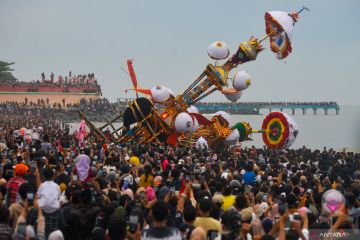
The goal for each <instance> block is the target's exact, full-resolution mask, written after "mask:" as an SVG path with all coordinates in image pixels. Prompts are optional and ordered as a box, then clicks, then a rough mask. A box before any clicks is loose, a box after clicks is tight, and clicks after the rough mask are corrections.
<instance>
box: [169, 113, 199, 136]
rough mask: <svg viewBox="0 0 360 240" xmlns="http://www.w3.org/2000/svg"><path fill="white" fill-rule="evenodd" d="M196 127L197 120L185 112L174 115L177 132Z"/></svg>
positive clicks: (197, 124)
mask: <svg viewBox="0 0 360 240" xmlns="http://www.w3.org/2000/svg"><path fill="white" fill-rule="evenodd" d="M195 121H196V122H195ZM198 127H199V123H198V122H197V120H196V119H195V118H194V117H193V116H191V115H190V114H188V113H186V112H182V113H179V114H178V115H177V116H176V117H175V129H176V131H178V132H192V131H196V130H197V128H198Z"/></svg>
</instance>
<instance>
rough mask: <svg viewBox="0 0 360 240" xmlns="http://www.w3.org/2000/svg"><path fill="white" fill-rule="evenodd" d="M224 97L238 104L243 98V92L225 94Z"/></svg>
mask: <svg viewBox="0 0 360 240" xmlns="http://www.w3.org/2000/svg"><path fill="white" fill-rule="evenodd" d="M224 95H225V97H226V98H227V100H229V101H230V102H236V101H237V100H239V99H240V98H241V96H242V92H241V91H238V92H229V93H224Z"/></svg>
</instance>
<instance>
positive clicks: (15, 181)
mask: <svg viewBox="0 0 360 240" xmlns="http://www.w3.org/2000/svg"><path fill="white" fill-rule="evenodd" d="M28 171H29V167H28V166H27V165H25V164H23V163H18V164H16V166H15V168H14V172H15V176H14V177H12V178H10V180H9V181H8V183H7V192H6V197H5V199H6V205H7V206H10V205H11V204H13V203H15V202H19V201H21V197H20V195H19V194H18V189H19V186H20V185H21V184H23V183H26V182H27V181H26V180H25V179H24V178H23V176H24V175H25V174H26V173H27V172H28Z"/></svg>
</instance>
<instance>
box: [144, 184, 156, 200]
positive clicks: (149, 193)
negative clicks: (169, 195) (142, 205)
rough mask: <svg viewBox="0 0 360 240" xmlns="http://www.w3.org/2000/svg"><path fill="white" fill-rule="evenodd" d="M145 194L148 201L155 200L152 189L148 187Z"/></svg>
mask: <svg viewBox="0 0 360 240" xmlns="http://www.w3.org/2000/svg"><path fill="white" fill-rule="evenodd" d="M145 194H146V197H147V200H148V201H152V200H154V199H155V191H154V189H153V188H152V187H147V188H146V190H145Z"/></svg>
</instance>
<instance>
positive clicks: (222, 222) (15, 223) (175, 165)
mask: <svg viewBox="0 0 360 240" xmlns="http://www.w3.org/2000/svg"><path fill="white" fill-rule="evenodd" d="M9 107H10V106H9ZM20 115H21V114H20ZM28 124H29V125H28V127H29V129H31V131H30V130H26V131H25V130H24V129H22V130H21V131H22V132H21V131H20V130H19V128H20V127H23V126H24V125H20V123H19V122H12V121H4V120H2V122H1V124H0V125H1V129H0V130H1V135H0V140H1V141H0V142H1V143H0V151H1V165H0V167H1V179H0V190H1V191H0V200H1V201H0V239H50V240H53V239H74V240H75V239H112V240H113V239H193V240H194V239H199V240H201V239H203V240H205V239H310V236H312V235H311V234H312V233H313V232H312V231H315V229H316V230H319V229H320V230H321V231H322V233H324V234H325V233H326V234H334V233H338V234H339V232H340V231H341V230H342V229H347V231H348V232H349V234H351V235H352V236H353V235H354V236H355V235H356V234H358V233H357V232H356V231H357V230H358V229H359V221H358V220H359V216H360V202H359V199H360V180H359V179H360V171H359V169H360V168H359V166H360V155H359V154H356V153H346V152H336V151H334V150H333V149H329V150H327V149H323V150H322V151H320V150H310V149H307V148H305V147H303V148H301V149H297V150H284V151H275V150H269V149H267V148H266V147H264V148H261V149H256V148H255V147H252V148H242V147H241V146H240V145H239V144H237V145H235V146H231V147H228V148H226V149H222V150H211V149H201V148H198V147H199V146H178V147H171V146H166V145H164V146H155V145H151V144H146V145H138V144H136V143H123V144H115V143H105V142H104V141H102V140H101V139H98V138H96V137H95V136H93V135H91V134H89V135H88V136H87V137H86V138H85V141H84V143H83V145H82V146H78V142H77V139H76V138H75V136H73V135H69V134H68V131H67V129H66V128H65V129H64V130H61V129H60V128H59V127H58V126H57V125H56V124H55V125H51V124H50V123H49V122H46V121H43V117H41V116H40V117H39V118H38V120H37V121H36V122H32V123H31V124H30V123H28ZM38 126H41V127H38ZM27 136H31V137H27ZM329 190H333V191H335V190H336V191H335V195H334V196H336V193H337V194H338V195H339V194H340V196H344V199H345V201H343V202H341V201H338V202H336V204H337V205H336V204H335V208H334V210H333V211H329V207H327V206H328V205H327V204H326V203H324V200H323V199H324V197H325V195H326V194H327V193H328V192H329ZM334 198H335V197H334ZM337 199H338V198H337ZM328 204H330V203H328ZM331 204H333V205H334V203H333V202H331ZM333 205H331V206H333ZM331 206H330V207H331ZM331 209H332V207H331ZM316 233H319V232H316ZM356 236H358V235H356ZM357 239H359V238H357Z"/></svg>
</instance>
